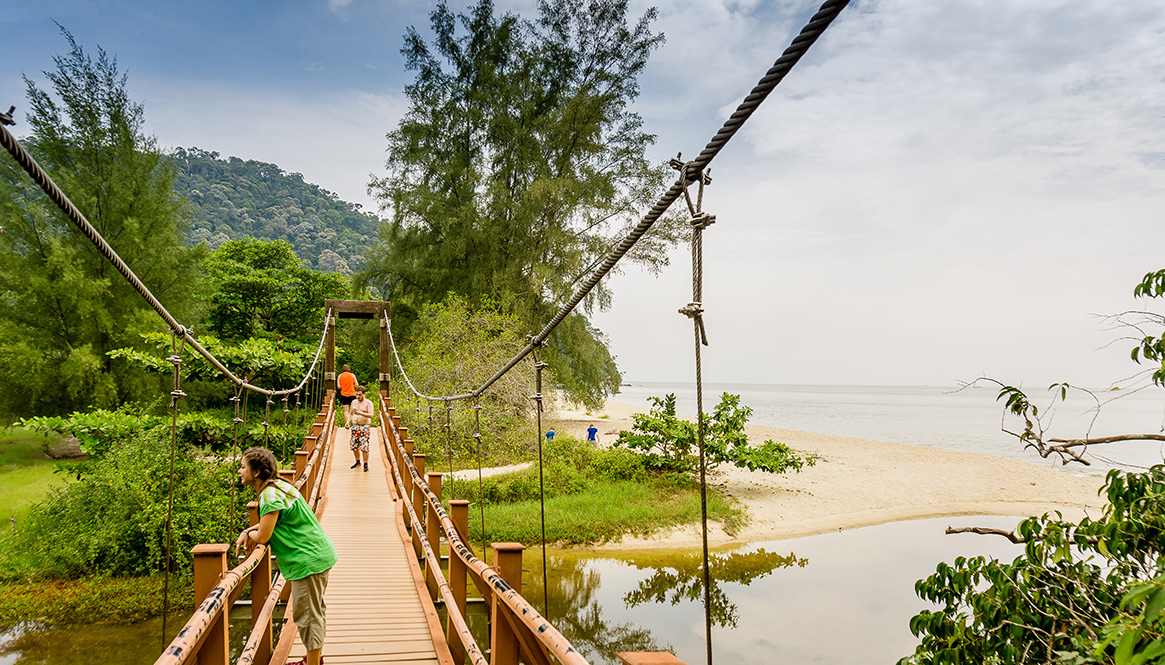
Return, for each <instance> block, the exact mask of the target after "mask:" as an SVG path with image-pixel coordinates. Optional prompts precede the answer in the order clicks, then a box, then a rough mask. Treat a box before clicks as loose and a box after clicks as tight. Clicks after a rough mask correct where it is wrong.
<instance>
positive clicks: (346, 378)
mask: <svg viewBox="0 0 1165 665" xmlns="http://www.w3.org/2000/svg"><path fill="white" fill-rule="evenodd" d="M341 369H342V370H343V372H342V373H341V374H340V376H338V377H337V378H336V385H337V386H338V387H339V388H340V404H343V405H344V427H348V426H349V425H348V424H349V422H351V420H352V400H354V399H356V385H357V383H358V382H357V381H356V375H355V374H353V373H352V368H351V367H349V366H347V365H344V366H343V367H342V368H341Z"/></svg>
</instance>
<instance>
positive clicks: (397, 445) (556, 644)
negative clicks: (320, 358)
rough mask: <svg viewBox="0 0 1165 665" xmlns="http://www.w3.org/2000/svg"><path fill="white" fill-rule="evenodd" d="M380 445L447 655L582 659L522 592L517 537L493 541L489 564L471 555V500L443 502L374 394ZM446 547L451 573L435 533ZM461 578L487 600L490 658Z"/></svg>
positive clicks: (386, 403)
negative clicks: (471, 624)
mask: <svg viewBox="0 0 1165 665" xmlns="http://www.w3.org/2000/svg"><path fill="white" fill-rule="evenodd" d="M380 423H381V427H380V432H381V434H382V439H381V441H382V445H384V446H385V451H386V452H387V453H388V455H387V457H388V459H389V460H390V461H391V464H392V467H393V468H392V474H393V479H394V482H395V485H396V488H395V489H396V491H397V494H398V496H399V497H400V499H401V503H402V504H403V508H402V510H403V511H404V512H405V514H406V515H407V518H406V519H405V523H406V525H407V527H408V528H409V531H410V532H411V540H412V544H413V549H414V552H415V553H416V555H417V556H418V557H420V558H421V559H422V560H423V562H424V569H425V581H426V584H427V585H428V588H429V591H430V593H431V594H432V595H433V597H434V598H435V597H437V596H440V597H441V598H442V600H443V601H444V604H445V609H446V618H447V619H446V627H445V638H446V642H448V644H449V649H450V652H451V654H452V656H453V662H454V663H458V665H460V664H461V663H463V662H464V659H465V658H466V657H468V658H469V661H470V662H471V663H473V664H474V665H487V664H488V665H516V664H517V663H518V660H519V658H521V660H522V661H523V662H525V663H528V664H529V665H550V663H551V658H554V659H555V660H557V661H558V662H559V663H562V664H563V665H588V664H587V661H586V659H585V658H583V657H582V655H581V654H579V653H578V652H577V651H575V649H574V647H573V646H571V644H570V642H569V641H567V639H566V638H565V637H563V635H562V633H560V632H558V630H557V629H556V628H555V627H554V626H553V625H551V624H550V622H549V621H547V620H546V619H545V618H544V617H543V616H542V615H541V614H539V613H538V611H537V610H535V609H534V607H533V606H532V605H531V604H530V603H529V602H527V601H526V599H525V598H523V597H522V595H521V589H522V550H523V546H522V545H520V544H518V543H494V544H493V549H494V564H495V566H494V567H493V568H491V567H490V566H487V565H486V564H485V562H483V561H481V560H480V559H478V558H477V556H475V555H474V553H473V550H472V548H471V547H470V545H469V538H468V536H467V533H468V529H469V502H468V501H451V502H450V512H451V513H452V516H450V514H449V513H446V511H445V509H444V508H443V507H442V505H441V474H440V473H429V474H425V468H424V463H425V456H424V455H423V454H418V453H414V451H413V440H412V439H410V438H408V428H406V427H404V426H402V424H401V420H400V417H399V416H397V415H396V410H395V409H394V408H393V406H392V402H391V400H390V399H389V398H388V396H387V395H386V394H385V393H384V392H381V394H380ZM442 538H444V539H445V541H446V542H447V543H448V548H449V579H448V580H446V578H445V575H444V574H443V573H442V570H441V557H440V554H441V539H442ZM467 578H468V579H470V580H472V581H473V583H474V585H475V586H476V587H477V589H478V590H479V591H480V592H481V594H482V597H483V598H484V599H485V600H486V601H487V602H488V603H489V605H490V619H491V626H492V628H491V632H490V645H489V647H490V659H489V660H488V661H487V660H486V658H485V656H484V655H483V652H482V650H481V649H480V647H478V645H477V643H476V642H475V641H474V639H473V636H472V635H471V634H470V632H469V628H468V625H467V623H466V621H465V606H466V589H467V585H466V582H467Z"/></svg>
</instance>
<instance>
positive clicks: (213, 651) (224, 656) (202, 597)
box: [190, 543, 230, 665]
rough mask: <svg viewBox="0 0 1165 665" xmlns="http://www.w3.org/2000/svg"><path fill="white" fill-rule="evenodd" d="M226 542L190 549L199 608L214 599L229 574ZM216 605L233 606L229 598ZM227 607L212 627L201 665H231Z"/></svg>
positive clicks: (203, 645) (204, 644) (219, 599)
mask: <svg viewBox="0 0 1165 665" xmlns="http://www.w3.org/2000/svg"><path fill="white" fill-rule="evenodd" d="M229 548H230V546H229V545H226V544H225V543H214V544H202V545H195V546H194V549H192V550H190V554H191V555H193V556H194V598H195V601H194V602H195V603H197V605H195V609H198V607H199V606H201V605H202V604H203V603H204V602H207V601H209V600H210V599H209V598H207V596H208V595H209V594H210V592H211V591H212V590H213V589H214V587H215V586H216V585H218V583H219V581H220V580H221V579H222V577H223V575H225V574H226V572H227V550H228V549H229ZM214 602H217V603H225V604H229V603H230V601H229V599H227V598H226V597H225V596H223V597H220V598H218V599H216V600H215V601H214ZM228 609H229V608H227V607H224V608H223V611H222V612H220V613H219V615H218V619H217V620H215V622H214V624H213V625H212V626H211V627H210V630H209V631H208V632H207V634H206V639H204V640H203V641H202V646H201V647H200V648H199V649H198V665H228V663H229V662H230V652H229V651H228V648H227V619H228V617H227V615H228V614H229V612H228Z"/></svg>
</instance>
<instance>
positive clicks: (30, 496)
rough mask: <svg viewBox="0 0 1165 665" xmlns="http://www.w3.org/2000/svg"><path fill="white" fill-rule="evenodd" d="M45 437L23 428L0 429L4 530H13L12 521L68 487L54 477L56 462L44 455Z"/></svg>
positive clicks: (0, 525)
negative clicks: (59, 488) (57, 489)
mask: <svg viewBox="0 0 1165 665" xmlns="http://www.w3.org/2000/svg"><path fill="white" fill-rule="evenodd" d="M44 440H45V439H44V437H43V436H41V435H39V434H35V433H33V432H29V431H26V430H23V429H19V428H7V429H0V496H3V497H4V500H3V501H2V502H0V530H4V531H7V530H9V529H11V518H12V517H13V516H14V515H15V516H17V521H19V520H20V517H19V515H20V513H21V512H22V511H23V510H24V509H25V508H27V507H28V506H29V505H31V504H32V503H33V502H35V501H37V500H38V499H40V498H41V497H43V496H44V495H45V492H47V491H48V489H49V488H50V487H53V486H54V485H60V484H63V483H64V480H63V479H62V478H61V477H60V476H59V475H56V474H54V473H53V469H54V468H56V462H55V461H54V460H52V459H50V458H49V457H48V456H46V455H45V453H44Z"/></svg>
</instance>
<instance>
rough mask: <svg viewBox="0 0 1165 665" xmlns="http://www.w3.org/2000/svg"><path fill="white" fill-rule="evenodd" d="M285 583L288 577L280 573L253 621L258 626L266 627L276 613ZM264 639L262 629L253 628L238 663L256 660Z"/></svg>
mask: <svg viewBox="0 0 1165 665" xmlns="http://www.w3.org/2000/svg"><path fill="white" fill-rule="evenodd" d="M285 584H287V579H286V578H284V577H283V576H282V575H280V576H279V581H277V582H276V583H275V584H273V585H272V586H271V593H269V594H267V598H266V599H264V601H263V610H262V612H260V614H259V616H258V617H256V618H255V619H254V620H253V621H252V623H254V624H255V626H256V627H257V628H266V626H267V623H268V622H269V621H271V617H272V616H274V615H275V606H276V605H278V604H279V595H280V594H282V593H283V586H284V585H285ZM251 602H252V603H253V602H255V599H254V598H252V599H251ZM262 639H263V633H262V632H261V631H260V630H255V629H252V630H251V635H250V636H249V637H248V638H247V644H246V646H244V647H243V653H242V654H241V655H240V656H239V661H238V663H237V665H251V663H253V662H254V661H255V656H256V654H258V653H259V643H260V642H261V641H262Z"/></svg>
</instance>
